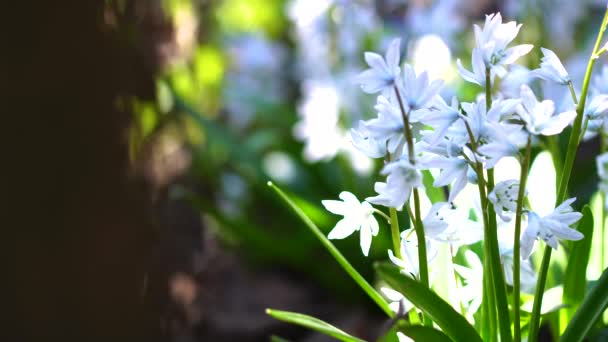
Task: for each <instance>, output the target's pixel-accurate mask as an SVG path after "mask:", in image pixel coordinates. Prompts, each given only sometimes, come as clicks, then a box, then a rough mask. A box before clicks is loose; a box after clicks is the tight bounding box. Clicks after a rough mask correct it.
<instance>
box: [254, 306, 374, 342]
mask: <svg viewBox="0 0 608 342" xmlns="http://www.w3.org/2000/svg"><path fill="white" fill-rule="evenodd" d="M266 313H267V314H268V315H269V316H271V317H272V318H274V319H277V320H279V321H283V322H287V323H291V324H295V325H299V326H302V327H305V328H308V329H311V330H314V331H318V332H320V333H322V334H325V335H327V336H331V337H333V338H336V339H338V340H340V341H344V342H365V340H362V339H360V338H357V337H354V336H352V335H349V334H348V333H346V332H344V331H342V330H340V329H338V328H336V327H334V326H333V325H331V324H329V323H327V322H324V321H322V320H320V319H318V318H315V317H312V316H308V315H304V314H301V313H297V312H289V311H280V310H273V309H266Z"/></svg>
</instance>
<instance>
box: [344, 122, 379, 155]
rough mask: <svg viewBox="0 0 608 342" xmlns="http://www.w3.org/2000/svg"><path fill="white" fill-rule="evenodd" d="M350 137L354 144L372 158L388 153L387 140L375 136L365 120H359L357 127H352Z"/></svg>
mask: <svg viewBox="0 0 608 342" xmlns="http://www.w3.org/2000/svg"><path fill="white" fill-rule="evenodd" d="M350 138H351V140H352V143H353V146H354V147H355V148H356V149H357V150H359V151H360V152H361V153H363V154H365V155H366V156H368V157H370V158H382V157H384V155H385V154H386V142H385V140H378V139H375V138H373V137H372V136H371V133H370V132H369V129H368V128H367V126H365V123H364V122H363V121H360V122H359V126H358V127H357V129H354V128H351V130H350Z"/></svg>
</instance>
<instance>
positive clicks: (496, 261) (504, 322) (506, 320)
mask: <svg viewBox="0 0 608 342" xmlns="http://www.w3.org/2000/svg"><path fill="white" fill-rule="evenodd" d="M490 79H491V70H490V68H486V87H485V88H486V108H487V109H486V110H488V111H489V110H490V108H491V107H492V84H491V82H490ZM487 174H488V179H487V182H486V187H487V192H486V194H489V193H490V192H491V191H492V190H493V189H494V170H493V169H489V170H488V172H487ZM478 177H479V178H483V171H482V170H480V174H479V176H478ZM482 208H484V211H485V212H486V215H487V223H488V225H487V229H486V234H485V243H484V244H487V245H488V249H487V251H488V254H486V255H487V256H488V258H489V262H490V264H489V265H490V266H489V268H490V270H491V272H490V276H491V277H492V284H493V286H494V288H493V291H494V296H495V298H496V299H495V300H496V310H497V312H498V324H499V331H500V337H501V340H502V341H503V342H506V341H511V338H512V336H511V320H510V317H509V306H508V303H507V294H506V285H505V276H504V273H503V269H502V266H501V264H500V251H499V249H498V235H497V226H498V225H497V222H496V213H495V212H494V207H493V206H492V205H490V204H489V201H488V199H487V196H486V200H485V205H484V204H483V203H482Z"/></svg>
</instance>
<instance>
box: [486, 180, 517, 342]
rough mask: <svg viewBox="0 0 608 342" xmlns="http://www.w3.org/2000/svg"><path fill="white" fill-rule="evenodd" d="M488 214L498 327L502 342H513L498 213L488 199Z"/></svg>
mask: <svg viewBox="0 0 608 342" xmlns="http://www.w3.org/2000/svg"><path fill="white" fill-rule="evenodd" d="M487 187H488V193H490V192H491V191H492V190H493V189H494V170H493V169H490V170H488V182H487ZM486 205H487V212H488V223H489V229H488V233H489V235H488V239H487V240H486V242H487V243H488V244H489V245H490V247H489V249H490V267H491V268H492V282H493V284H494V294H495V296H496V310H497V311H498V326H499V330H500V339H501V341H503V342H504V341H511V340H512V336H511V317H510V316H509V302H508V300H507V283H506V282H505V274H504V271H503V268H502V264H501V262H500V249H499V247H498V224H497V222H496V212H494V206H493V205H492V204H490V203H489V201H488V200H487V199H486Z"/></svg>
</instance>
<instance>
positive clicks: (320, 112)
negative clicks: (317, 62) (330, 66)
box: [293, 82, 344, 162]
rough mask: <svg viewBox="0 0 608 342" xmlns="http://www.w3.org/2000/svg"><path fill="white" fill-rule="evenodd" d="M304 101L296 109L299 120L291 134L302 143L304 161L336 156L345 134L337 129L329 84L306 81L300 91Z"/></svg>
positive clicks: (335, 106) (333, 92)
mask: <svg viewBox="0 0 608 342" xmlns="http://www.w3.org/2000/svg"><path fill="white" fill-rule="evenodd" d="M303 92H304V99H303V101H302V102H301V103H300V105H299V106H298V115H299V116H300V121H298V123H296V125H295V126H294V127H293V134H294V136H295V137H296V138H298V139H299V140H302V141H304V143H305V145H304V158H305V159H306V160H308V161H313V162H314V161H319V160H327V159H331V158H333V157H334V156H335V155H336V153H338V151H339V148H340V146H341V141H342V139H343V136H344V133H343V132H342V130H341V129H340V127H339V126H338V119H339V102H338V95H337V93H336V90H335V88H334V87H333V86H332V85H331V84H326V83H317V82H309V83H306V84H305V85H304V88H303Z"/></svg>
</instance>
